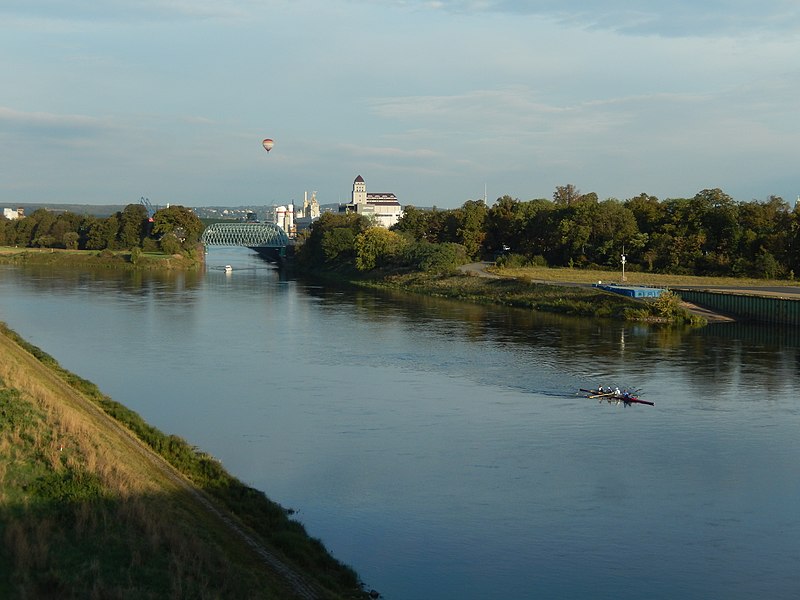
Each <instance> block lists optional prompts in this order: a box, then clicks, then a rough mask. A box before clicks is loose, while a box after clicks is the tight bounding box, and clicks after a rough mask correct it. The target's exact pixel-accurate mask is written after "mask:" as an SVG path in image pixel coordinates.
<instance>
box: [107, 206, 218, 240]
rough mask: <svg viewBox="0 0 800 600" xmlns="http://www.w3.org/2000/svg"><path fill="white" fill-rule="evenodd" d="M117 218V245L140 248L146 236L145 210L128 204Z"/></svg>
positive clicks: (146, 215) (146, 220)
mask: <svg viewBox="0 0 800 600" xmlns="http://www.w3.org/2000/svg"><path fill="white" fill-rule="evenodd" d="M117 218H118V219H119V233H118V235H117V238H118V240H119V245H120V246H121V247H122V248H133V247H135V246H141V244H142V240H143V239H144V238H145V235H146V226H147V222H148V214H147V209H146V208H145V207H144V206H142V205H141V204H128V205H127V206H126V207H125V209H124V210H123V211H122V212H120V213H117ZM201 232H202V230H201Z"/></svg>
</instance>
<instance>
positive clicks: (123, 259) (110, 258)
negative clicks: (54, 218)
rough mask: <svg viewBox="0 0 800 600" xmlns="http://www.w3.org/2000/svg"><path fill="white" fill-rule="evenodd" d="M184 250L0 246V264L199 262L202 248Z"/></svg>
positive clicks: (169, 266)
mask: <svg viewBox="0 0 800 600" xmlns="http://www.w3.org/2000/svg"><path fill="white" fill-rule="evenodd" d="M192 254H194V256H190V255H188V254H187V255H184V254H163V253H161V252H136V253H134V252H131V251H130V250H114V251H112V250H64V249H61V248H17V247H10V246H0V264H12V265H47V266H52V267H56V268H58V267H64V268H69V267H99V268H105V269H126V270H134V269H140V270H188V269H196V268H199V267H200V266H202V264H203V253H202V251H199V252H197V251H196V252H194V253H192Z"/></svg>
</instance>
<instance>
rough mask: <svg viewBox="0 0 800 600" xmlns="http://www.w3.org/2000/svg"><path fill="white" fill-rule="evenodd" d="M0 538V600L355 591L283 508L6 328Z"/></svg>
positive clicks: (343, 594)
mask: <svg viewBox="0 0 800 600" xmlns="http://www.w3.org/2000/svg"><path fill="white" fill-rule="evenodd" d="M100 408H101V409H102V410H99V409H100ZM109 415H112V416H113V419H112V418H110V417H109ZM115 419H116V420H115ZM120 423H122V424H124V426H122V427H121V426H120ZM142 442H144V444H147V446H149V447H150V448H152V449H154V450H155V451H156V452H158V453H159V454H160V455H161V456H163V457H165V458H166V459H167V460H168V461H169V463H171V465H172V466H171V467H170V466H169V465H168V464H166V463H165V462H164V461H163V460H161V459H159V458H158V457H157V456H155V455H154V453H153V452H152V451H151V450H150V449H148V448H146V447H145V445H144V444H143V443H142ZM265 460H269V457H265ZM245 538H247V539H245ZM0 540H2V542H0V597H2V598H14V597H17V598H41V597H54V598H55V597H58V598H137V599H138V598H163V597H175V598H219V597H223V598H267V599H269V598H275V599H277V598H297V597H300V598H310V597H320V598H359V597H364V596H365V594H364V592H363V590H361V588H360V586H359V585H358V581H357V577H356V575H355V573H354V572H353V571H352V570H351V569H349V568H347V567H345V566H343V565H341V564H340V563H338V562H337V561H336V560H335V559H333V558H332V557H331V556H330V555H329V554H328V553H327V552H326V551H325V549H324V547H323V546H322V544H321V543H320V542H319V541H317V540H314V539H311V538H309V537H308V535H307V534H306V532H305V530H304V529H303V527H302V525H300V524H299V523H297V522H295V521H292V520H291V519H289V518H288V516H287V511H286V510H285V509H283V508H281V507H280V506H278V505H277V504H275V503H273V502H271V501H269V500H268V499H267V498H266V497H265V496H264V495H263V494H262V493H261V492H259V491H257V490H254V489H252V488H249V487H247V486H245V485H244V484H242V483H241V482H240V481H238V480H237V479H235V478H234V477H232V476H230V475H229V474H228V473H227V472H226V471H225V470H224V469H223V468H222V467H221V465H220V464H219V462H218V461H216V460H214V459H213V458H212V457H210V456H208V455H207V454H204V453H202V452H199V451H198V450H197V449H195V448H192V447H191V446H189V445H188V444H187V443H186V442H184V441H183V440H181V439H180V438H177V437H175V436H167V435H164V434H163V433H161V432H159V431H158V430H156V429H155V428H153V427H150V426H149V425H147V424H146V423H144V422H143V421H142V419H141V418H140V417H139V416H138V415H137V414H136V413H134V412H132V411H130V410H128V409H126V408H125V407H124V406H122V405H120V404H118V403H116V402H114V401H113V400H111V399H110V398H108V397H107V396H104V395H103V394H102V393H101V392H100V391H99V390H98V389H97V387H96V386H94V385H93V384H91V383H90V382H88V381H86V380H83V379H81V378H79V377H77V376H75V375H73V374H72V373H69V372H68V371H66V370H64V369H63V368H61V367H60V366H59V365H58V364H57V363H56V362H55V361H54V360H53V359H52V358H51V357H50V356H48V355H47V354H45V353H43V352H42V351H41V350H39V349H38V348H36V347H35V346H31V345H30V344H27V343H26V342H25V341H24V340H21V339H20V338H19V336H17V335H16V334H15V333H14V332H12V331H10V330H8V329H7V328H6V327H5V326H4V325H2V324H0ZM254 548H255V551H254ZM257 552H261V555H259V554H257ZM264 552H266V553H267V555H268V556H267V558H268V559H269V560H265V558H264ZM273 559H277V560H278V561H279V563H280V564H278V566H277V567H276V566H275V563H274V561H273ZM270 561H273V562H272V566H271V567H270V566H268V565H267V562H270ZM298 581H299V582H300V583H298ZM298 590H299V591H298ZM304 590H306V591H304ZM307 590H313V591H312V592H308V591H307Z"/></svg>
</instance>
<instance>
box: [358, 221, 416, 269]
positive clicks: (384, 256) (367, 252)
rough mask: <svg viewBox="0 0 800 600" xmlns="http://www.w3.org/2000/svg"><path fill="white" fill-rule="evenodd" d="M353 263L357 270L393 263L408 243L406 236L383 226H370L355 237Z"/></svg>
mask: <svg viewBox="0 0 800 600" xmlns="http://www.w3.org/2000/svg"><path fill="white" fill-rule="evenodd" d="M354 244H355V265H356V268H357V269H358V270H359V271H370V270H372V269H374V268H375V267H383V266H386V265H390V264H395V263H396V262H397V261H398V259H399V257H400V256H401V255H402V254H403V252H404V250H405V249H406V247H407V246H408V245H409V241H408V238H407V237H404V236H403V235H401V234H399V233H397V232H396V231H389V230H388V229H384V228H383V227H370V228H369V229H367V230H366V231H363V232H361V233H359V234H358V235H357V236H356V238H355V242H354Z"/></svg>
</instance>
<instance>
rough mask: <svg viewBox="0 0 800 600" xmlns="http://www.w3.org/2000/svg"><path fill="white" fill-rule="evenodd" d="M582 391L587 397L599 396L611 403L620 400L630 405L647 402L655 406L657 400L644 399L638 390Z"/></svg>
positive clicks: (601, 399)
mask: <svg viewBox="0 0 800 600" xmlns="http://www.w3.org/2000/svg"><path fill="white" fill-rule="evenodd" d="M581 391H582V392H586V397H587V398H597V399H599V400H600V402H602V401H603V400H605V401H606V402H608V403H609V404H610V403H612V402H614V403H616V404H619V403H620V402H621V403H623V404H624V405H625V406H630V405H631V404H647V405H648V406H655V405H656V403H655V402H650V401H649V400H642V399H641V398H639V396H637V395H636V392H629V391H627V390H625V391H620V390H619V389H614V390H612V391H610V392H608V391H605V390H604V389H602V388H601V389H599V390H585V389H583V388H581Z"/></svg>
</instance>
